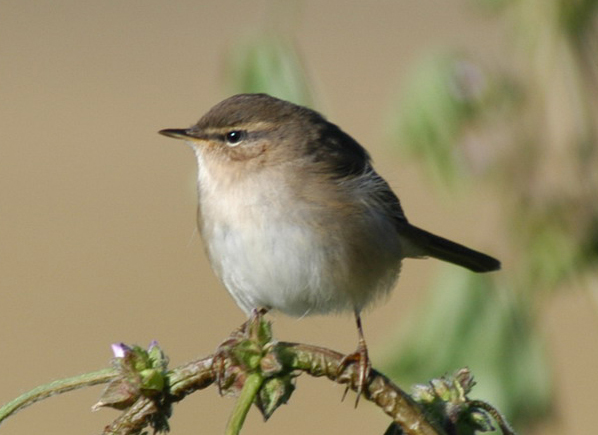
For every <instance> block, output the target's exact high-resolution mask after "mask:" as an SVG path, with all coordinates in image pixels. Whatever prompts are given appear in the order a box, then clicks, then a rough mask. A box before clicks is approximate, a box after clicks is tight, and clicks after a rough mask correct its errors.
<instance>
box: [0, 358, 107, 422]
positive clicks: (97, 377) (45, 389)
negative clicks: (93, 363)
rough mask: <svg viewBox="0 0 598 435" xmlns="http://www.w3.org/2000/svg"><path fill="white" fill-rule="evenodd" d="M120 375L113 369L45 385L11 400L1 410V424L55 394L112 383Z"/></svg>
mask: <svg viewBox="0 0 598 435" xmlns="http://www.w3.org/2000/svg"><path fill="white" fill-rule="evenodd" d="M117 374H118V373H117V372H116V370H114V369H112V368H108V369H103V370H98V371H96V372H91V373H85V374H82V375H78V376H73V377H72V378H66V379H60V380H57V381H52V382H50V383H48V384H45V385H40V386H39V387H35V388H34V389H33V390H30V391H28V392H26V393H25V394H21V395H20V396H19V397H17V398H16V399H14V400H11V401H10V402H8V403H7V404H6V405H4V406H3V407H2V408H0V423H1V422H2V421H4V420H5V419H6V418H8V417H9V416H11V415H12V414H14V413H16V412H17V411H19V410H21V409H23V408H25V407H27V406H29V405H32V404H34V403H35V402H37V401H40V400H42V399H45V398H47V397H50V396H53V395H55V394H61V393H66V392H67V391H72V390H76V389H78V388H83V387H90V386H92V385H98V384H104V383H106V382H109V381H111V380H112V379H114V377H115V376H116V375H117Z"/></svg>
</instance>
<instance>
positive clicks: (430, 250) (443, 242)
mask: <svg viewBox="0 0 598 435" xmlns="http://www.w3.org/2000/svg"><path fill="white" fill-rule="evenodd" d="M401 235H402V236H403V237H405V238H406V239H407V240H408V241H409V242H410V244H411V245H413V246H415V247H416V252H417V255H416V256H430V257H434V258H438V259H439V260H443V261H448V262H449V263H453V264H457V265H459V266H463V267H465V268H467V269H469V270H472V271H474V272H492V271H493V270H498V269H500V261H498V260H497V259H496V258H493V257H491V256H489V255H486V254H483V253H481V252H478V251H475V250H473V249H470V248H468V247H466V246H463V245H460V244H458V243H455V242H451V241H450V240H447V239H445V238H443V237H440V236H437V235H435V234H432V233H429V232H428V231H426V230H422V229H421V228H418V227H415V226H413V225H409V229H408V230H406V231H402V232H401Z"/></svg>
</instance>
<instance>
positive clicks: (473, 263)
mask: <svg viewBox="0 0 598 435" xmlns="http://www.w3.org/2000/svg"><path fill="white" fill-rule="evenodd" d="M159 133H160V134H162V135H165V136H168V137H171V138H176V139H182V140H184V141H185V142H187V144H189V145H190V146H191V148H192V149H193V151H194V153H195V157H196V159H197V166H198V170H197V192H198V227H199V231H200V234H201V236H202V239H203V241H204V245H205V248H206V251H207V254H208V258H209V261H210V264H211V266H212V268H213V270H214V271H215V273H216V275H217V276H218V277H219V278H220V280H221V281H222V283H223V284H224V287H226V289H227V290H228V292H229V293H230V295H231V296H232V298H233V299H234V301H235V302H236V303H237V305H238V306H239V307H240V308H241V309H242V310H243V311H244V312H245V313H246V314H247V315H248V316H251V315H252V313H256V312H258V311H260V310H263V311H262V312H264V311H267V310H276V311H279V312H282V313H284V314H287V315H290V316H294V317H304V316H307V315H316V314H328V313H337V312H352V313H353V315H354V316H355V321H356V326H357V333H358V346H357V350H356V351H355V352H354V353H352V354H350V355H348V356H346V357H345V359H344V360H343V364H341V366H346V365H347V364H350V363H353V362H354V363H357V364H358V381H357V392H358V395H357V400H358V399H359V397H360V395H361V393H362V392H363V390H364V387H365V384H366V382H367V378H368V376H369V373H370V370H371V363H370V360H369V356H368V350H367V344H366V341H365V338H364V333H363V328H362V322H361V313H362V311H363V310H364V309H365V308H366V307H368V306H370V305H373V304H375V302H377V301H379V300H381V299H383V298H384V296H386V295H387V294H388V293H389V292H390V291H391V289H392V288H393V287H394V286H395V283H396V282H397V279H398V277H399V272H400V270H401V264H402V260H403V259H405V258H425V257H433V258H436V259H439V260H442V261H446V262H449V263H453V264H455V265H458V266H462V267H465V268H467V269H469V270H471V271H473V272H478V273H480V272H491V271H495V270H498V269H499V268H500V262H499V261H498V260H497V259H495V258H493V257H491V256H489V255H486V254H483V253H481V252H478V251H475V250H473V249H470V248H467V247H465V246H463V245H461V244H458V243H455V242H452V241H450V240H447V239H445V238H443V237H440V236H437V235H435V234H432V233H430V232H428V231H426V230H423V229H421V228H419V227H417V226H415V225H413V224H411V223H410V222H409V221H408V220H407V218H406V216H405V213H404V212H403V208H402V207H401V203H400V201H399V198H398V197H397V195H395V193H394V192H393V190H392V189H391V188H390V186H389V185H388V183H387V182H386V181H385V180H384V179H383V178H382V177H381V176H380V175H379V174H378V173H377V172H376V171H375V170H374V168H373V165H372V160H371V158H370V155H369V153H368V152H367V151H366V149H365V148H364V147H362V146H361V145H360V144H359V143H358V142H357V141H356V140H355V139H353V138H352V137H351V136H350V135H349V134H347V133H345V132H344V131H343V130H342V129H341V128H340V127H338V126H337V125H335V124H334V123H332V122H330V121H328V120H327V119H326V118H325V117H324V116H323V115H322V114H320V113H318V112H316V111H314V110H312V109H310V108H307V107H304V106H300V105H297V104H294V103H291V102H288V101H285V100H281V99H278V98H275V97H272V96H270V95H267V94H263V93H257V94H251V93H248V94H237V95H233V96H231V97H229V98H227V99H225V100H223V101H221V102H220V103H218V104H216V105H215V106H214V107H212V108H211V109H210V110H209V111H208V112H207V113H206V114H205V115H204V116H202V117H201V118H200V119H199V121H198V122H197V123H196V124H194V125H193V126H191V127H190V128H177V129H164V130H160V131H159Z"/></svg>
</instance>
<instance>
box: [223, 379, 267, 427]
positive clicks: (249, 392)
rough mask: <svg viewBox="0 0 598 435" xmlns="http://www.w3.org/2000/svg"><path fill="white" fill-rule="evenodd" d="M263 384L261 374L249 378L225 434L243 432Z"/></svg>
mask: <svg viewBox="0 0 598 435" xmlns="http://www.w3.org/2000/svg"><path fill="white" fill-rule="evenodd" d="M263 382H264V377H263V375H262V374H261V373H252V374H250V375H249V376H247V379H246V380H245V384H244V385H243V389H242V390H241V395H240V396H239V398H238V399H237V403H236V404H235V407H234V408H233V412H232V414H231V416H230V419H229V420H228V425H227V427H226V432H225V434H226V435H238V434H239V433H240V432H241V428H242V427H243V423H244V422H245V417H247V413H248V412H249V408H251V405H252V404H253V401H254V400H255V397H256V395H257V393H258V391H259V390H260V388H261V386H262V383H263Z"/></svg>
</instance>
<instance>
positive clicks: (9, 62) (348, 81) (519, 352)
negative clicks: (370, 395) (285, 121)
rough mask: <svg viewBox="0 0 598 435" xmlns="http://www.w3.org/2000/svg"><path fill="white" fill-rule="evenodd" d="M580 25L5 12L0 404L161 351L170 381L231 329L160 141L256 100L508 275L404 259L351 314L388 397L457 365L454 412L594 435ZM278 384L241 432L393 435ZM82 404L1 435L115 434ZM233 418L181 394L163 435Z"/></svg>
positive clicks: (190, 11) (505, 19)
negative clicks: (240, 99) (328, 127)
mask: <svg viewBox="0 0 598 435" xmlns="http://www.w3.org/2000/svg"><path fill="white" fill-rule="evenodd" d="M597 6H598V2H597V1H594V0H576V1H571V0H502V1H500V0H496V1H489V0H485V1H484V0H469V1H466V0H443V1H439V0H420V1H417V2H416V1H396V0H395V1H390V0H389V1H383V0H379V1H376V2H363V1H354V0H349V1H347V0H345V1H339V0H329V1H327V2H317V1H312V0H305V1H296V2H275V1H265V0H264V1H253V0H251V1H245V2H240V1H233V0H221V1H218V2H215V1H214V2H197V1H186V0H175V1H169V2H163V1H157V0H144V1H142V2H141V1H132V0H131V1H127V2H123V1H113V0H105V1H102V2H76V1H72V0H70V1H69V0H55V1H53V2H41V1H30V0H19V1H16V0H3V1H2V2H0V55H1V57H0V59H1V62H0V101H1V102H0V123H1V125H0V292H1V293H0V295H1V299H0V301H1V302H0V343H1V344H0V346H1V348H0V355H1V356H2V358H0V373H2V374H3V376H2V377H1V379H0V403H5V402H7V401H9V400H10V399H12V398H14V397H16V396H17V395H19V394H21V393H23V392H25V391H27V390H28V389H30V388H32V387H34V386H36V385H39V384H42V383H45V382H48V381H50V380H53V379H57V378H62V377H67V376H72V375H75V374H78V373H83V372H88V371H92V370H96V369H99V368H103V367H106V366H107V365H108V363H109V360H110V358H111V352H110V344H111V343H113V342H121V341H123V342H126V343H129V344H139V345H144V346H145V345H147V344H149V343H150V341H151V340H157V341H158V342H159V343H160V345H161V346H162V348H163V349H164V350H165V351H166V352H167V354H168V355H169V356H170V359H171V365H173V366H174V365H179V364H181V363H183V362H186V361H188V360H191V359H194V358H197V357H200V356H204V355H207V354H209V353H211V352H212V351H213V350H214V349H215V348H216V347H217V346H218V344H219V343H220V342H221V341H222V340H223V339H225V338H226V337H227V336H228V334H229V333H230V331H231V330H233V329H234V328H235V327H237V326H238V325H239V324H240V323H241V322H242V321H243V320H244V315H243V314H242V312H241V311H240V310H239V309H238V308H237V307H236V305H235V304H234V303H233V301H232V299H231V298H230V297H229V296H228V294H227V293H226V291H225V290H224V289H223V287H222V286H221V285H220V284H219V282H218V281H217V280H216V278H215V277H214V275H213V273H212V272H211V270H210V268H209V265H208V262H207V260H206V258H205V256H204V253H203V249H202V246H201V241H200V239H199V237H198V235H197V231H196V230H195V225H196V224H195V209H196V197H195V174H196V167H195V159H194V157H193V155H192V152H191V151H190V150H189V149H188V148H187V147H185V146H184V145H183V144H182V143H179V142H174V141H171V140H168V139H166V138H164V137H161V136H159V135H157V134H156V132H157V131H158V130H160V129H162V128H175V127H187V126H189V125H191V124H193V123H194V122H195V121H196V120H197V119H198V118H199V117H200V116H201V115H202V114H203V113H204V112H205V111H207V110H208V109H209V108H210V107H211V106H213V105H214V104H215V103H217V102H218V101H220V100H221V99H223V98H225V97H227V96H229V95H231V94H233V93H237V92H245V91H266V92H269V93H271V94H273V95H275V96H278V97H281V98H285V99H290V100H292V101H295V102H298V103H301V104H306V105H309V106H311V107H313V108H315V109H317V110H319V111H322V112H323V113H325V114H326V116H327V117H328V118H329V119H330V120H331V121H333V122H335V123H337V124H339V125H340V126H341V127H342V128H343V129H344V130H345V131H347V132H348V133H349V134H351V135H352V136H353V137H355V138H356V139H357V140H358V141H359V142H360V143H361V144H363V145H364V146H366V147H367V148H368V150H369V151H370V152H371V154H372V157H373V159H374V163H375V165H376V168H377V169H378V171H379V172H380V173H381V174H382V175H383V176H384V177H385V178H386V179H387V180H388V181H389V183H390V184H391V186H392V187H393V188H394V189H395V191H396V192H397V194H398V195H399V196H400V198H401V201H402V204H403V207H404V208H405V210H406V213H407V216H408V217H409V219H410V220H411V221H412V222H414V223H416V224H417V225H420V226H422V227H424V228H426V229H429V230H431V231H433V232H435V233H438V234H442V235H444V236H446V237H449V238H451V239H454V240H457V241H460V242H462V243H464V244H466V245H469V246H472V247H474V248H477V249H480V250H483V251H485V252H488V253H490V254H492V255H494V256H496V257H498V258H500V259H501V260H502V261H503V270H502V271H500V272H499V273H495V274H492V275H488V276H474V275H471V274H469V273H468V272H466V271H462V270H460V269H458V268H454V267H450V266H445V265H442V264H440V263H438V262H435V261H432V260H430V261H416V260H407V261H405V263H404V265H403V271H402V274H401V280H400V283H399V284H398V286H397V289H395V291H394V293H393V295H392V296H391V298H390V299H389V300H388V301H387V302H386V303H385V304H381V305H380V306H379V307H375V308H374V309H372V310H370V311H368V312H367V313H365V315H364V316H363V317H364V326H365V334H366V337H367V339H368V343H369V345H370V348H371V353H372V359H373V364H374V366H375V367H376V368H379V369H381V370H383V371H384V372H385V373H387V374H389V375H390V376H391V377H392V378H393V379H394V380H395V381H396V382H398V383H399V384H400V385H401V386H402V387H404V388H408V387H409V386H410V385H411V384H413V383H416V382H425V381H427V380H428V379H430V378H432V377H437V376H441V375H442V374H444V373H446V372H452V371H454V370H455V369H457V368H460V367H463V366H469V367H470V368H471V369H472V371H473V373H474V375H475V376H476V379H477V381H478V385H477V386H476V387H475V388H474V391H473V394H472V395H471V397H472V398H479V399H482V400H487V401H490V402H491V403H493V404H494V405H496V406H498V407H499V408H500V409H501V410H503V411H504V412H505V413H506V414H507V417H508V418H509V419H510V420H511V422H512V423H513V424H514V425H515V426H516V428H517V429H518V430H519V431H520V432H521V433H532V434H557V433H558V434H562V433H567V434H590V433H594V432H595V429H594V427H595V423H594V422H593V420H594V419H593V412H595V411H594V409H595V406H596V399H595V394H594V392H595V389H596V386H597V385H598V372H597V371H596V370H595V367H596V364H595V361H596V358H597V357H598V340H597V339H596V337H597V336H598V318H597V315H596V314H597V307H598V274H597V272H596V270H597V268H596V259H597V256H598V225H597V223H598V195H597V190H598V180H597V178H598V163H597V162H598V157H597V153H598V150H597V142H596V126H597V122H596V121H597V119H598V117H597V108H596V104H597V102H598V98H597V97H598V92H597V90H598V86H597V84H598V81H597V77H598V60H597V59H598V58H597V56H598V54H597V53H598V51H597V44H598V38H597V36H598V35H597V34H596V24H597V21H596V14H597ZM272 318H273V321H274V328H275V335H276V336H277V337H278V338H279V339H280V340H285V341H300V342H306V343H313V344H318V345H322V346H327V347H330V348H332V349H335V350H338V351H342V352H350V351H353V350H354V348H355V345H356V333H355V329H354V324H353V319H352V316H349V315H347V316H332V317H315V318H306V319H301V320H297V319H291V318H287V317H285V316H282V315H274V316H273V317H272ZM322 331H325V332H322ZM297 383H298V389H297V391H296V392H295V394H294V395H293V397H292V399H291V402H290V404H289V405H288V406H285V407H282V408H281V409H279V410H278V411H277V412H276V414H275V415H274V416H273V417H272V418H271V419H270V420H269V421H268V423H266V424H264V423H263V422H262V421H261V417H260V415H259V413H258V412H256V411H255V412H252V413H250V415H249V418H248V421H247V423H246V425H245V428H244V432H243V433H245V434H257V433H260V434H267V433H281V432H283V431H284V433H291V434H295V433H297V434H299V433H329V432H330V431H331V430H340V431H343V433H346V434H362V433H366V432H367V433H380V434H382V433H383V432H384V430H385V428H386V427H387V426H388V421H387V418H386V417H385V415H384V414H383V413H382V412H381V411H380V410H379V409H376V408H374V407H373V406H371V405H369V404H367V403H365V402H363V401H362V402H361V404H360V406H359V408H358V409H357V410H354V409H353V400H352V399H349V400H346V401H345V402H341V400H340V399H341V396H342V393H343V388H342V387H341V386H337V385H334V384H332V383H330V382H327V381H324V380H321V379H311V378H308V377H307V376H302V377H300V378H299V379H298V381H297ZM101 390H102V387H95V388H92V389H89V390H85V391H78V392H73V393H69V394H66V395H64V396H60V397H56V398H52V399H49V400H47V401H44V402H42V403H40V404H36V405H35V406H33V407H31V408H28V409H26V410H24V411H22V412H21V413H19V414H18V415H16V416H14V417H12V418H10V419H9V420H8V421H7V422H5V423H4V424H3V425H2V427H1V428H0V431H1V432H2V433H7V434H16V435H19V434H30V433H36V432H39V431H41V430H43V431H45V432H46V433H64V434H71V433H72V434H75V433H77V434H79V433H98V432H100V431H101V429H102V428H103V426H104V425H105V424H107V423H108V422H109V421H111V420H112V419H114V418H115V417H116V416H117V413H116V412H115V411H111V410H101V411H99V412H96V413H93V414H92V413H90V407H91V405H92V404H93V403H95V401H96V400H97V398H98V397H99V394H100V392H101ZM232 406H233V401H232V400H231V399H226V398H220V397H219V396H218V393H217V392H216V389H215V388H210V389H208V390H206V391H203V392H198V393H195V394H194V395H192V396H190V397H188V398H187V399H186V400H185V401H183V402H182V403H181V404H179V405H177V406H176V407H175V410H174V416H173V418H172V419H171V427H172V433H173V434H187V433H189V434H191V433H221V432H222V431H223V430H224V426H225V423H226V420H227V418H228V414H229V412H230V410H231V409H232ZM306 416H309V417H308V418H306Z"/></svg>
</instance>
